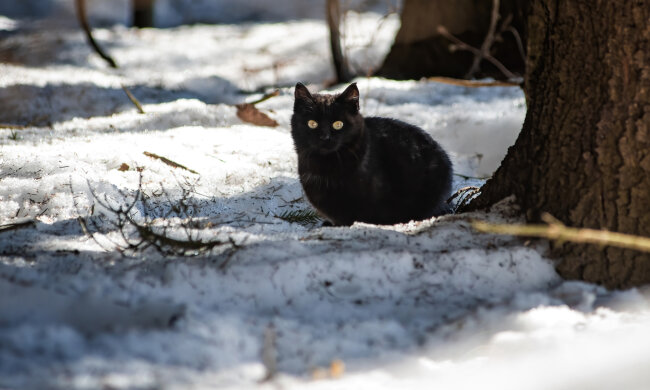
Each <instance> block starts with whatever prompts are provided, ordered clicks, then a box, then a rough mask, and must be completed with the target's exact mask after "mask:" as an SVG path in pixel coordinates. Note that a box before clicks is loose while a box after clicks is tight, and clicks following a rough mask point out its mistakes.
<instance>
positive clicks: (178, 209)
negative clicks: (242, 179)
mask: <svg viewBox="0 0 650 390" xmlns="http://www.w3.org/2000/svg"><path fill="white" fill-rule="evenodd" d="M88 188H89V191H90V193H91V195H92V197H93V199H94V201H95V203H96V204H98V205H99V206H101V207H102V208H103V210H101V211H99V215H98V216H97V217H91V218H82V217H79V218H78V221H79V224H80V225H81V229H82V230H83V232H84V234H86V235H87V236H88V237H90V238H91V239H93V240H94V241H95V242H96V243H97V244H98V245H99V246H100V247H102V248H103V249H104V250H107V251H108V250H111V249H112V250H117V251H118V252H119V253H121V254H122V255H124V256H126V255H129V254H134V253H138V252H142V251H144V250H146V249H148V248H154V249H155V250H156V251H158V252H159V253H161V254H163V255H165V256H195V255H198V254H201V253H205V252H207V251H209V250H211V249H213V248H216V247H219V246H224V245H226V246H228V245H229V241H225V240H220V239H213V240H202V239H200V237H199V235H198V232H197V231H196V229H194V228H192V227H191V226H193V225H194V223H195V221H193V220H192V214H193V212H191V211H190V209H191V207H192V205H189V204H188V203H187V198H188V197H189V195H190V193H191V190H190V189H187V188H185V187H182V196H181V199H180V200H176V201H172V200H171V199H170V198H169V197H168V198H167V202H168V203H167V204H166V206H167V207H169V211H168V212H166V213H164V215H163V216H162V218H153V217H152V211H153V210H155V208H154V207H152V205H151V204H150V202H149V201H148V200H147V199H150V196H148V195H145V194H144V193H143V192H142V175H140V181H139V183H138V190H137V192H136V193H135V194H134V195H132V199H131V200H130V201H127V198H128V197H129V196H128V195H127V194H124V193H123V192H122V191H120V190H118V192H119V193H120V195H121V196H122V197H123V199H122V201H119V200H118V204H117V205H113V203H114V202H111V201H109V200H108V198H107V197H106V196H104V197H103V199H101V198H100V197H99V196H98V195H97V194H96V193H95V191H94V189H93V188H92V187H91V186H90V183H88ZM71 190H72V186H71ZM162 193H165V194H166V192H165V190H164V189H163V190H162ZM136 205H138V209H139V210H140V211H141V213H142V215H143V216H144V217H143V218H138V220H136V218H135V215H136V214H135V212H134V211H133V210H134V208H135V207H136ZM170 216H180V217H182V218H183V219H184V220H185V221H184V222H182V223H180V224H178V225H176V226H172V224H171V222H169V221H168V220H167V219H168V218H169V217H170ZM96 220H100V221H101V222H103V224H104V226H103V228H102V227H100V226H99V225H98V223H97V222H96ZM155 221H158V222H155ZM89 223H90V224H92V229H91V228H90V227H89ZM106 224H108V229H107V228H106ZM172 227H175V228H179V229H180V231H179V233H180V238H174V237H171V236H170V235H169V233H168V230H169V229H171V228H172ZM94 232H97V233H102V234H103V236H104V238H105V239H106V240H107V241H109V242H110V243H111V244H112V245H113V248H105V247H104V246H103V245H102V244H101V243H100V242H99V241H98V239H97V237H96V236H97V234H95V233H94ZM107 232H116V233H117V234H118V238H117V239H115V238H113V239H111V238H109V237H108V236H107Z"/></svg>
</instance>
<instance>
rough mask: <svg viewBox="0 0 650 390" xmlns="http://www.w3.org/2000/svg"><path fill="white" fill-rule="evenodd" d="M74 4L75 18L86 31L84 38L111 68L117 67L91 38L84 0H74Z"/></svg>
mask: <svg viewBox="0 0 650 390" xmlns="http://www.w3.org/2000/svg"><path fill="white" fill-rule="evenodd" d="M75 3H76V6H77V18H78V19H79V24H81V28H82V29H83V30H84V32H85V33H86V38H88V43H90V46H92V48H93V49H95V52H97V54H99V56H100V57H102V58H103V59H104V60H105V61H106V62H107V63H108V65H110V66H111V68H117V63H116V62H115V60H114V59H113V58H112V57H111V56H109V55H108V54H106V53H105V52H104V50H102V48H101V47H99V45H98V44H97V42H95V38H93V33H92V30H91V29H90V24H89V23H88V16H87V15H86V0H76V1H75Z"/></svg>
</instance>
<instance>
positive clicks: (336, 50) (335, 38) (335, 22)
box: [325, 0, 352, 83]
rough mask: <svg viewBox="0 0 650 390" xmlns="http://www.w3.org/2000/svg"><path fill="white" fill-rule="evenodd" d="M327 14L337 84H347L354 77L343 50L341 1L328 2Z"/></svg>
mask: <svg viewBox="0 0 650 390" xmlns="http://www.w3.org/2000/svg"><path fill="white" fill-rule="evenodd" d="M325 8H326V10H325V14H326V16H327V25H328V26H329V30H330V48H331V50H332V63H333V64H334V72H335V73H336V82H337V83H347V82H348V81H350V80H352V75H351V74H350V70H349V68H348V62H347V60H346V58H345V56H344V55H343V50H342V49H341V32H340V30H339V26H340V25H341V6H340V4H339V0H327V2H326V4H325Z"/></svg>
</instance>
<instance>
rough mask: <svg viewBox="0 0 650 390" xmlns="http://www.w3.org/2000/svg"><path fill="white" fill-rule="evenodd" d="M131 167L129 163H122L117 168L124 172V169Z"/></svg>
mask: <svg viewBox="0 0 650 390" xmlns="http://www.w3.org/2000/svg"><path fill="white" fill-rule="evenodd" d="M129 168H130V167H129V164H127V163H122V165H120V167H119V168H117V170H118V171H120V172H124V171H128V170H129Z"/></svg>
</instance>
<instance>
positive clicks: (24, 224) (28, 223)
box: [0, 219, 36, 233]
mask: <svg viewBox="0 0 650 390" xmlns="http://www.w3.org/2000/svg"><path fill="white" fill-rule="evenodd" d="M35 225H36V221H34V220H32V219H29V220H26V221H18V222H13V223H8V224H5V225H0V233H4V232H8V231H10V230H18V229H21V228H27V227H32V226H35Z"/></svg>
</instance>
